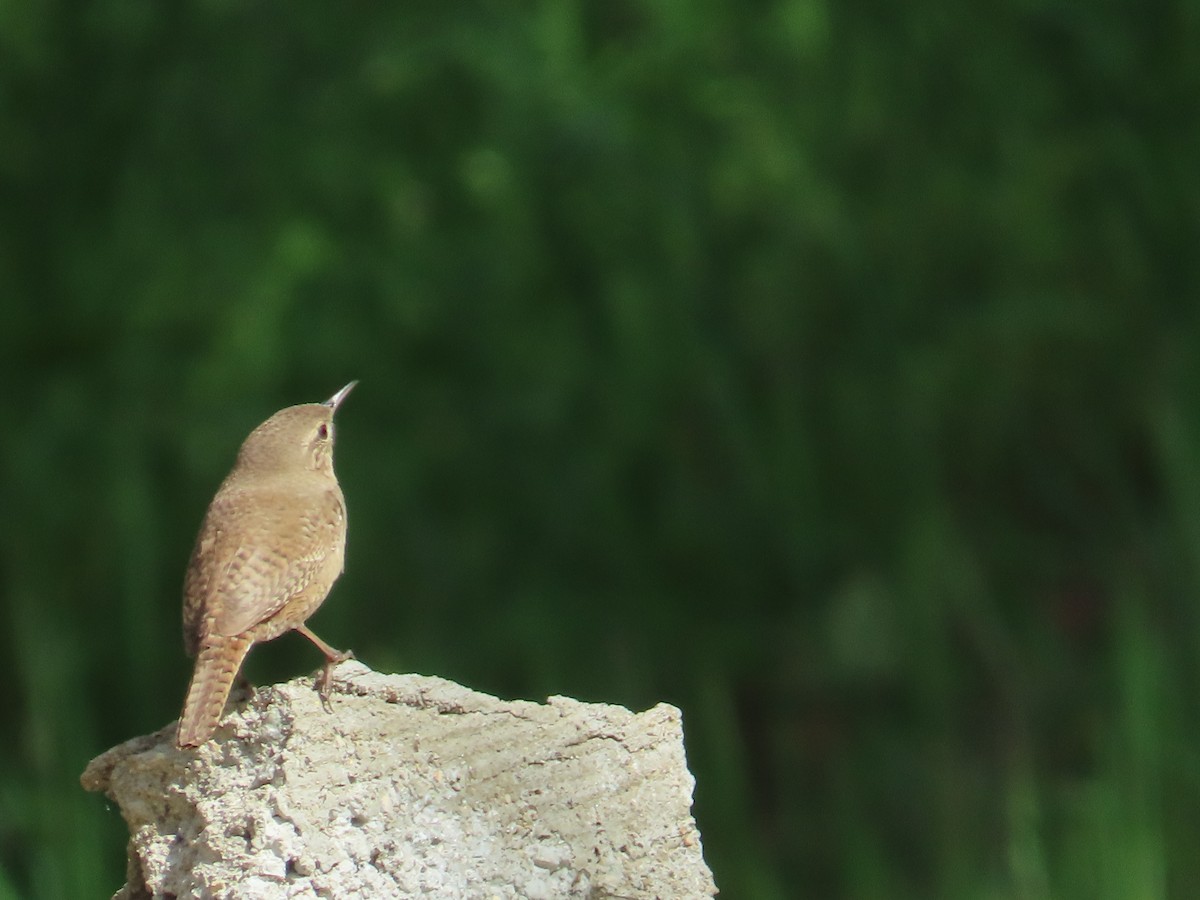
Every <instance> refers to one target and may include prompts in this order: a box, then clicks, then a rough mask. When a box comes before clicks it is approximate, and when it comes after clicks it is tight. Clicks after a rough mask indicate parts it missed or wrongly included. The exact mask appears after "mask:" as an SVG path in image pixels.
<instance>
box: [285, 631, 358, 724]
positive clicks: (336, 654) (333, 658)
mask: <svg viewBox="0 0 1200 900" xmlns="http://www.w3.org/2000/svg"><path fill="white" fill-rule="evenodd" d="M296 630H297V631H298V632H300V633H301V634H302V635H304V636H305V637H306V638H308V639H309V640H310V641H312V642H313V643H314V644H316V645H317V649H318V650H320V651H321V652H322V653H324V654H325V671H324V672H322V673H321V677H320V678H319V679H317V693H318V694H320V695H321V703H322V704H324V705H325V706H326V707H327V708H328V706H329V682H330V679H331V678H332V677H333V667H334V666H336V665H337V664H338V663H340V662H345V661H346V660H348V659H354V651H353V650H335V649H334V648H333V647H330V646H329V645H328V644H327V643H325V642H324V641H323V640H321V639H320V638H319V637H317V636H316V635H315V634H313V633H312V630H311V629H310V628H309V627H308V626H307V625H303V624H301V625H297V626H296Z"/></svg>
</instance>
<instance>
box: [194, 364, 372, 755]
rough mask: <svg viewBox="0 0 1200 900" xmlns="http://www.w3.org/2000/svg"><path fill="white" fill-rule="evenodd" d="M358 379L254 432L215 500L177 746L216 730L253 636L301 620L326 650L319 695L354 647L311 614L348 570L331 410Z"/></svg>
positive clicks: (202, 537)
mask: <svg viewBox="0 0 1200 900" xmlns="http://www.w3.org/2000/svg"><path fill="white" fill-rule="evenodd" d="M357 383H358V382H356V381H352V382H350V383H349V384H348V385H346V386H345V387H344V388H342V389H341V390H340V391H338V392H337V393H336V394H334V395H333V396H332V397H330V398H329V399H328V400H326V401H325V402H324V403H305V404H302V405H300V406H289V407H288V408H287V409H282V410H280V411H279V412H277V413H275V415H273V416H271V418H269V419H267V421H265V422H263V423H262V424H261V425H259V426H258V427H257V428H255V429H254V430H253V431H252V432H250V436H249V437H248V438H246V440H245V442H244V443H243V444H242V448H241V450H239V451H238V457H237V462H236V463H234V466H233V471H231V472H230V473H229V475H228V476H227V477H226V478H225V480H224V481H223V482H222V483H221V487H220V488H219V489H218V490H217V495H216V496H215V497H214V498H213V501H212V503H211V504H210V505H209V507H208V513H207V514H206V515H205V517H204V523H203V524H202V525H201V526H200V534H199V536H198V537H197V538H196V547H195V549H194V550H193V551H192V558H191V562H189V563H188V570H187V576H186V578H185V579H184V584H183V642H184V646H185V648H186V649H187V652H188V656H194V657H196V667H195V670H194V671H193V673H192V683H191V685H190V686H189V687H188V694H187V700H186V701H185V702H184V706H183V715H182V716H181V717H180V719H179V731H178V734H177V736H176V739H175V742H176V744H177V745H178V746H179V747H196V746H199V745H200V744H202V743H204V742H205V741H206V740H208V738H209V736H210V735H211V734H212V733H213V729H215V728H216V727H217V722H218V720H219V719H220V718H221V712H222V710H224V708H225V701H226V699H227V698H228V697H229V689H230V688H231V687H232V685H233V680H234V678H235V677H236V675H237V672H238V669H240V668H241V665H242V660H243V659H245V657H246V653H247V652H248V651H249V650H250V647H251V646H252V645H254V644H256V643H259V642H260V641H269V640H271V639H272V638H275V637H278V636H279V635H281V634H283V633H284V632H285V631H292V630H295V631H298V632H300V633H301V634H302V635H304V636H305V637H306V638H308V639H309V640H310V641H312V642H313V643H314V644H316V645H317V648H318V649H319V650H320V651H321V652H322V653H324V654H325V672H324V675H323V676H322V679H321V683H320V689H321V694H322V697H325V696H326V695H327V694H328V690H329V676H330V670H331V669H332V667H333V666H334V665H336V664H337V663H339V662H341V661H342V660H344V659H348V658H349V657H350V656H352V654H351V653H348V652H347V653H342V652H341V651H339V650H335V649H334V648H332V647H330V646H329V645H328V644H326V643H325V642H324V641H323V640H321V639H320V638H319V637H317V636H316V635H315V634H313V633H312V631H310V630H309V629H308V627H307V626H306V625H305V624H304V623H305V620H307V619H308V617H309V616H311V615H312V614H313V613H314V612H316V610H317V607H319V606H320V605H321V603H322V602H323V601H324V600H325V597H326V595H327V594H328V593H329V589H330V588H331V587H333V583H334V581H336V580H337V577H338V576H339V575H341V574H342V566H343V561H344V559H345V553H346V502H345V499H344V498H343V497H342V489H341V487H340V486H339V485H338V481H337V476H336V475H334V473H333V414H334V413H335V412H337V408H338V406H339V405H341V402H342V401H343V400H345V399H346V395H347V394H349V393H350V391H351V390H352V389H353V387H354V385H356V384H357Z"/></svg>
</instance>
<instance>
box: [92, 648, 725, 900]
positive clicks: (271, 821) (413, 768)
mask: <svg viewBox="0 0 1200 900" xmlns="http://www.w3.org/2000/svg"><path fill="white" fill-rule="evenodd" d="M174 731H175V726H174V724H172V725H170V726H168V727H167V728H164V729H162V730H160V731H158V732H156V733H155V734H152V735H148V736H145V737H140V738H135V739H133V740H131V741H127V742H126V743H124V744H121V745H120V746H118V747H114V748H113V749H112V750H109V751H107V752H106V753H104V754H102V755H100V756H98V757H97V758H96V759H95V760H93V761H92V763H91V764H90V765H89V766H88V768H87V770H86V771H85V772H84V773H83V777H82V782H83V786H84V787H85V788H87V789H88V790H90V791H103V792H104V793H106V794H107V795H108V796H109V797H110V798H111V799H112V800H113V801H114V802H115V803H116V804H117V805H118V806H119V807H120V809H121V813H122V815H123V816H124V817H125V821H126V823H127V824H128V826H129V831H130V842H129V862H128V876H127V877H128V883H127V884H126V885H125V887H124V888H123V889H122V890H121V891H120V892H118V894H117V895H116V896H117V897H125V898H141V897H154V898H160V897H161V898H170V897H179V898H183V897H196V898H229V900H252V898H253V900H258V898H263V900H266V898H283V897H287V898H317V897H322V898H339V900H341V898H358V897H361V898H389V897H444V898H455V900H474V898H479V900H492V898H497V900H508V898H528V900H552V898H560V897H561V898H567V897H580V898H592V900H600V898H614V900H615V898H628V900H650V898H663V900H667V898H670V900H689V898H700V897H713V896H714V895H715V894H716V887H715V886H714V884H713V879H712V874H711V872H710V871H709V869H708V867H707V866H706V865H705V863H704V859H703V855H702V852H701V845H700V835H699V833H698V831H697V830H696V825H695V822H694V821H693V819H692V816H691V811H690V810H691V797H692V789H693V787H694V782H693V779H692V776H691V774H690V773H689V772H688V770H687V763H686V759H685V757H684V750H683V732H682V727H681V719H680V713H679V710H677V709H675V708H674V707H672V706H668V705H666V704H659V705H658V706H655V707H654V708H653V709H650V710H647V711H646V712H643V713H639V714H636V715H635V714H634V713H631V712H630V711H629V710H626V709H624V708H622V707H618V706H606V705H600V704H585V703H580V702H579V701H576V700H571V699H568V698H565V697H551V698H550V700H549V701H548V702H547V703H545V704H540V703H530V702H525V701H512V702H508V701H503V700H498V699H496V698H495V697H490V696H487V695H485V694H480V693H476V692H474V691H471V690H468V689H467V688H463V687H460V686H459V685H456V684H454V683H452V682H449V681H445V680H443V679H440V678H428V677H423V676H418V675H381V674H378V673H376V672H373V671H371V670H370V669H368V668H367V667H366V666H364V665H362V664H361V663H357V662H347V663H343V664H342V665H341V666H339V667H338V668H337V669H336V671H335V674H334V679H333V694H332V696H331V698H330V709H329V711H326V710H324V709H322V707H321V702H320V699H319V698H318V696H317V693H316V691H315V690H314V689H313V681H312V679H311V678H305V679H296V680H294V681H290V682H288V683H286V684H281V685H276V686H273V687H270V688H263V689H260V690H259V691H258V692H257V693H256V694H255V695H254V697H253V698H252V699H251V700H250V701H248V702H247V703H245V704H243V705H242V706H241V707H239V708H236V709H234V710H231V711H228V712H227V713H226V714H225V717H224V718H223V719H222V724H221V726H220V727H219V728H218V730H217V732H216V734H215V735H214V737H213V739H212V740H210V741H209V742H207V743H206V744H204V745H202V746H201V747H199V748H197V749H195V750H186V751H181V750H177V749H176V748H175V746H174Z"/></svg>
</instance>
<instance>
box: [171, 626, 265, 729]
mask: <svg viewBox="0 0 1200 900" xmlns="http://www.w3.org/2000/svg"><path fill="white" fill-rule="evenodd" d="M253 643H254V641H253V640H251V639H250V638H248V637H245V636H243V635H238V636H237V637H231V638H221V639H219V640H217V641H213V642H211V643H210V642H205V643H204V645H203V646H202V647H201V648H200V652H199V654H197V656H196V667H195V670H194V671H193V672H192V683H191V685H190V686H189V687H188V693H187V700H186V701H184V704H183V715H182V716H180V718H179V732H178V734H177V735H176V737H175V744H176V746H178V747H181V748H182V747H198V746H200V745H201V744H203V743H204V742H205V741H207V740H208V738H209V736H211V735H212V733H213V730H214V729H215V728H216V727H217V722H219V721H220V719H221V713H222V712H223V711H224V709H225V701H226V700H227V699H228V698H229V689H230V688H231V687H233V679H234V678H236V677H237V673H238V669H240V668H241V667H242V660H243V659H245V658H246V653H247V652H249V650H250V645H251V644H253Z"/></svg>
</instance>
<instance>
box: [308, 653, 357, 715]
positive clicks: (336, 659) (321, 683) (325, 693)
mask: <svg viewBox="0 0 1200 900" xmlns="http://www.w3.org/2000/svg"><path fill="white" fill-rule="evenodd" d="M348 659H354V651H353V650H342V651H337V652H335V653H333V654H331V655H329V656H326V657H325V668H324V670H323V671H322V672H321V676H320V677H319V678H318V679H317V694H318V695H319V696H320V698H321V706H322V707H323V708H324V709H325V711H326V712H333V707H332V706H331V705H330V703H329V696H330V694H332V693H333V684H332V682H333V667H334V666H336V665H338V664H339V663H344V662H345V661H346V660H348Z"/></svg>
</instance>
